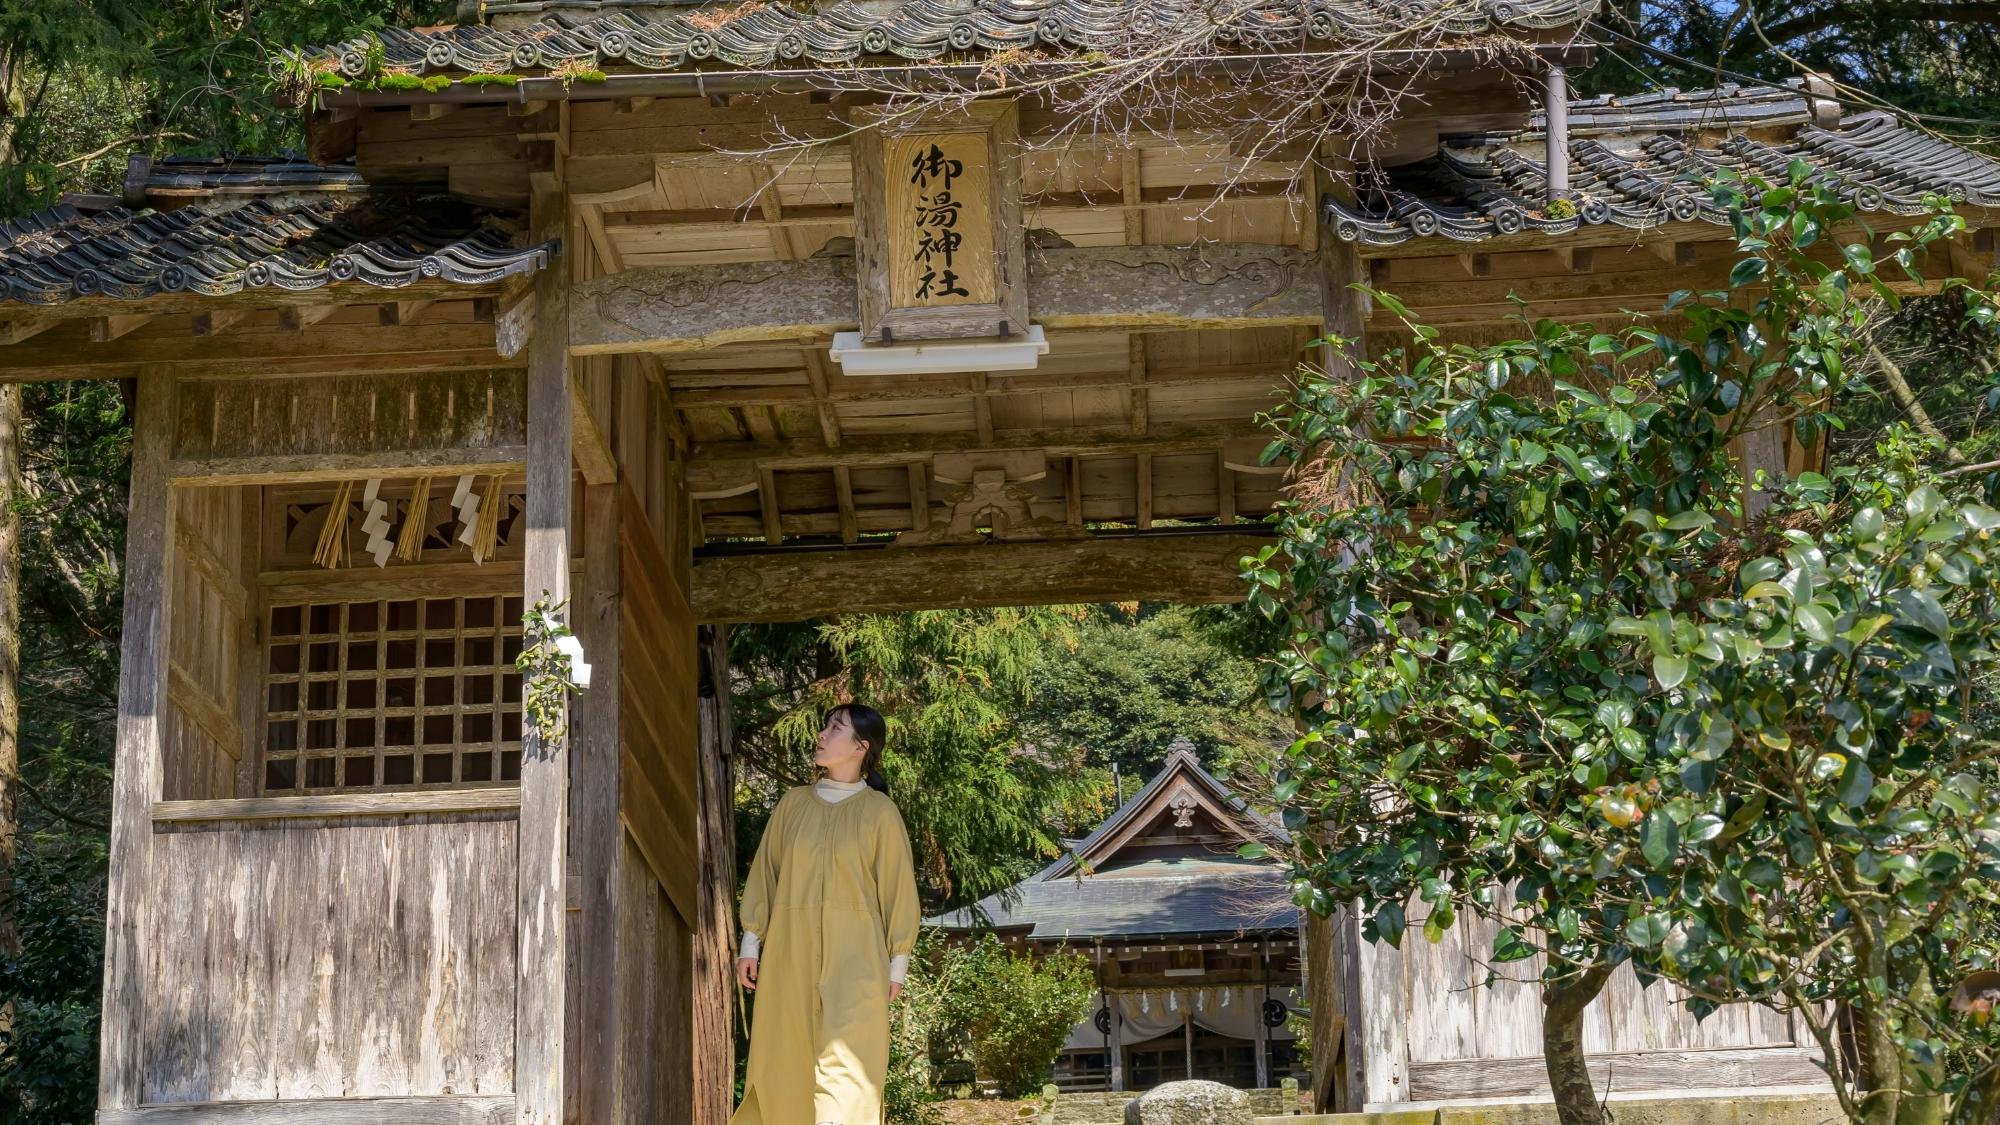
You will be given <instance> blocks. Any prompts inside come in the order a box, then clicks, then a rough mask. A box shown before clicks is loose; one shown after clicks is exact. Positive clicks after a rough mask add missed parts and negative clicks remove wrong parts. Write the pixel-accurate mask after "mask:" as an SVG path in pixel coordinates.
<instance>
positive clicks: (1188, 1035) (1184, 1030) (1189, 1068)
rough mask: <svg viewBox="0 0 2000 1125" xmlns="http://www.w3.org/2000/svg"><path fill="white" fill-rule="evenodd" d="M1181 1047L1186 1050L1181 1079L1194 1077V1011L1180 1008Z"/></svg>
mask: <svg viewBox="0 0 2000 1125" xmlns="http://www.w3.org/2000/svg"><path fill="white" fill-rule="evenodd" d="M1181 1046H1182V1047H1184V1048H1185V1049H1186V1058H1185V1070H1186V1073H1185V1074H1183V1075H1182V1076H1181V1077H1183V1078H1193V1077H1194V1009H1192V1008H1190V1007H1188V1006H1186V1005H1185V1004H1183V1005H1182V1006H1181Z"/></svg>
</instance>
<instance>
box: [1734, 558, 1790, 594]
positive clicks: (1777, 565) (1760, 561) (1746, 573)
mask: <svg viewBox="0 0 2000 1125" xmlns="http://www.w3.org/2000/svg"><path fill="white" fill-rule="evenodd" d="M1783 573H1785V564H1784V563H1783V562H1781V561H1780V560H1778V559H1774V558H1772V557H1770V556H1769V555H1765V556H1763V557H1761V558H1755V559H1751V560H1750V561H1749V562H1747V563H1744V564H1743V566H1742V568H1741V569H1740V570H1738V571H1737V572H1736V578H1737V580H1738V581H1739V582H1742V583H1743V585H1744V586H1745V587H1750V586H1755V585H1756V584H1757V583H1759V582H1770V581H1772V580H1774V579H1776V578H1777V577H1778V576H1779V575H1780V574H1783Z"/></svg>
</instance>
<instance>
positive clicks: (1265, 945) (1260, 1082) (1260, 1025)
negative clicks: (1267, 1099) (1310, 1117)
mask: <svg viewBox="0 0 2000 1125" xmlns="http://www.w3.org/2000/svg"><path fill="white" fill-rule="evenodd" d="M1260 947H1261V957H1260V960H1259V963H1258V969H1259V970H1260V971H1261V972H1262V974H1263V976H1264V980H1265V984H1264V988H1263V995H1262V996H1261V997H1260V998H1259V999H1258V1001H1257V1034H1256V1041H1257V1088H1258V1089H1259V1090H1262V1089H1265V1088H1267V1087H1269V1086H1270V1085H1271V1029H1270V1028H1268V1027H1266V1026H1264V1003H1265V1002H1266V1001H1268V1000H1270V998H1271V985H1270V983H1269V982H1270V979H1271V939H1270V938H1265V939H1264V940H1263V942H1262V943H1260Z"/></svg>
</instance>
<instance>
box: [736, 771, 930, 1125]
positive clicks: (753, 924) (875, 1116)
mask: <svg viewBox="0 0 2000 1125" xmlns="http://www.w3.org/2000/svg"><path fill="white" fill-rule="evenodd" d="M741 917H742V922H743V928H744V929H745V930H748V931H750V932H751V933H754V934H757V935H758V936H759V941H760V945H759V950H758V963H757V1002H756V1005H755V1009H754V1014H753V1016H752V1022H751V1027H750V1058H749V1060H748V1063H747V1065H746V1067H745V1072H744V1082H743V1102H742V1104H741V1105H739V1106H737V1107H736V1112H735V1114H734V1115H732V1116H731V1117H730V1119H729V1122H730V1125H818V1123H820V1122H823V1121H833V1122H838V1123H839V1125H879V1123H880V1122H881V1120H882V1084H883V1082H884V1080H885V1079H886V1078H887V1077H888V1071H889V958H891V957H893V956H895V955H897V954H906V953H909V952H910V950H911V949H913V948H914V947H915V946H916V944H917V923H918V920H919V911H918V905H917V880H916V871H915V867H914V865H913V863H912V862H911V858H910V837H909V834H908V833H907V831H906V830H905V829H904V827H903V815H902V813H901V811H899V810H898V809H897V808H896V804H895V802H893V801H891V800H890V799H889V798H888V796H887V795H885V794H882V793H878V792H876V791H875V790H873V789H864V790H862V791H861V792H859V793H856V794H854V795H853V796H851V797H848V798H846V799H844V800H841V801H839V802H837V803H835V802H829V801H827V799H826V798H824V797H821V796H820V795H819V794H818V793H817V792H815V791H814V790H813V788H812V786H810V785H801V786H798V787H797V788H794V789H791V790H790V791H788V792H786V794H785V795H784V796H783V797H781V798H779V800H778V807H777V809H776V810H775V811H773V812H772V814H771V820H770V823H769V824H768V825H766V827H765V829H764V839H763V841H762V842H761V843H759V844H758V845H757V855H756V857H755V858H754V859H752V860H751V862H750V880H749V884H748V885H747V886H745V887H744V889H743V911H742V915H741Z"/></svg>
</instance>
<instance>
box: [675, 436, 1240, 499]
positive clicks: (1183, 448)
mask: <svg viewBox="0 0 2000 1125" xmlns="http://www.w3.org/2000/svg"><path fill="white" fill-rule="evenodd" d="M1268 437H1269V435H1268V433H1267V432H1266V431H1264V430H1261V429H1259V428H1258V427H1257V426H1256V425H1255V424H1254V423H1253V422H1251V421H1250V420H1248V419H1245V420H1244V421H1243V422H1241V423H1200V424H1191V425H1176V426H1155V427H1154V428H1153V432H1152V433H1150V434H1148V435H1146V436H1145V437H1143V438H1135V437H1133V436H1132V434H1131V433H1130V432H1129V431H1127V430H1126V428H1125V427H1123V426H1108V427H1107V426H1080V427H1072V428H1069V429H1063V430H1006V431H1002V432H1000V433H997V434H995V435H994V439H993V441H991V442H981V441H980V440H979V439H978V436H977V435H976V434H973V433H970V432H959V433H941V434H857V435H852V436H850V437H849V438H848V440H847V441H846V442H845V443H843V444H842V446H841V447H840V448H839V449H829V448H828V447H827V446H826V445H825V444H824V443H823V442H821V441H820V440H819V439H818V438H817V437H803V436H797V437H792V438H789V439H787V440H785V441H782V442H777V443H771V444H767V443H761V442H757V443H753V442H709V443H704V442H697V443H695V445H694V447H693V449H692V450H690V452H689V458H688V463H687V468H686V474H687V486H688V490H689V491H690V492H692V493H694V494H696V495H702V496H729V495H737V494H740V493H742V492H747V491H749V488H748V487H747V484H748V483H749V482H754V481H755V480H756V479H757V477H758V474H759V473H767V472H770V471H771V470H774V469H784V470H790V469H815V468H817V469H823V468H829V467H831V466H833V465H837V464H847V465H852V466H854V467H856V468H860V467H864V466H872V467H885V466H901V465H907V464H909V463H910V462H911V461H915V460H920V459H922V458H926V457H930V456H933V455H935V454H939V453H958V452H968V451H972V450H993V451H1003V450H1038V451H1041V452H1045V453H1046V454H1048V455H1049V456H1051V457H1075V456H1081V457H1130V456H1134V455H1136V454H1139V453H1154V454H1161V453H1209V452H1213V451H1214V450H1215V448H1216V446H1218V445H1220V444H1222V443H1224V442H1231V441H1235V442H1243V443H1249V442H1255V443H1258V445H1259V447H1260V448H1261V445H1262V443H1263V442H1264V441H1266V440H1268Z"/></svg>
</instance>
